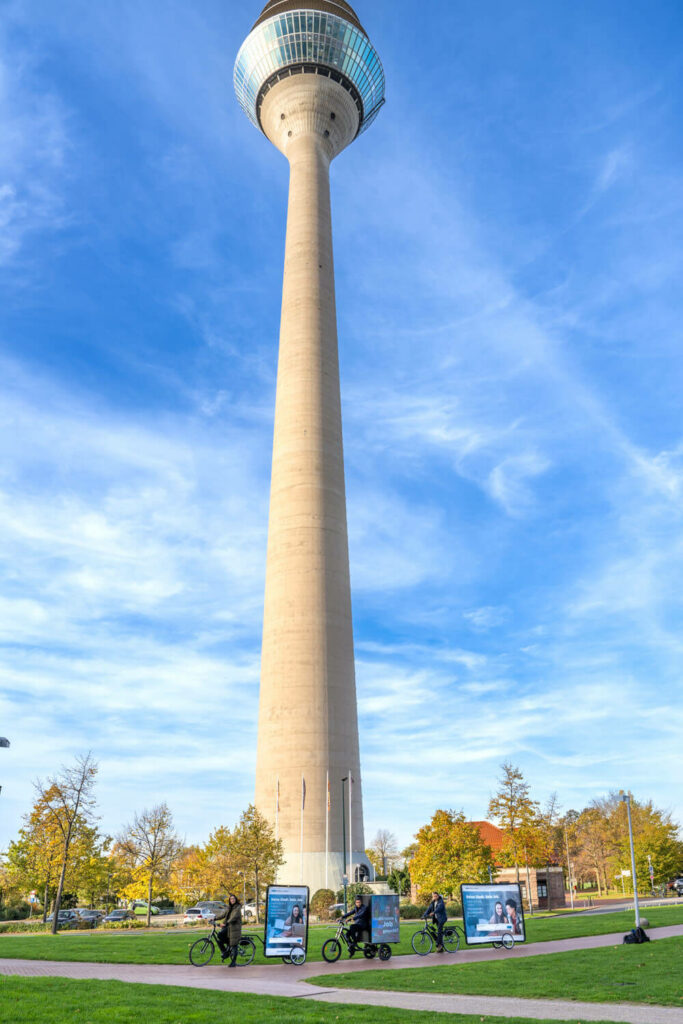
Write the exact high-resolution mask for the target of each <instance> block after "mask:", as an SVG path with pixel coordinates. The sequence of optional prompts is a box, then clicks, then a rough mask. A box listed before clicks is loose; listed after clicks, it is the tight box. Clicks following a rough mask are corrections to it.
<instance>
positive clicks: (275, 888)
mask: <svg viewBox="0 0 683 1024" xmlns="http://www.w3.org/2000/svg"><path fill="white" fill-rule="evenodd" d="M307 945H308V886H307V885H269V886H268V895H267V897H266V935H265V952H266V956H286V955H287V953H288V951H289V950H291V949H292V948H294V947H299V948H300V949H303V950H306V947H307Z"/></svg>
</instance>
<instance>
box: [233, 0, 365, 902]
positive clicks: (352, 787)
mask: <svg viewBox="0 0 683 1024" xmlns="http://www.w3.org/2000/svg"><path fill="white" fill-rule="evenodd" d="M234 82H235V92H236V94H237V98H238V100H239V103H240V105H241V106H242V109H243V110H244V112H245V113H246V115H247V117H249V119H250V120H251V121H252V122H253V124H254V125H256V127H257V128H259V129H260V130H261V131H262V132H263V134H264V135H265V136H266V137H267V138H268V139H269V140H270V141H271V142H272V143H273V145H274V146H276V147H277V148H278V149H279V150H280V152H281V153H283V154H284V156H285V157H286V158H287V160H288V162H289V167H290V180H289V201H288V211H287V238H286V243H285V268H284V279H283V287H282V313H281V321H280V347H279V360H278V375H277V393H276V401H275V428H274V436H273V463H272V477H271V492H270V514H269V524H268V554H267V564H266V590H265V604H264V618H263V644H262V652H261V690H260V699H259V727H258V751H257V765H256V806H257V807H258V809H259V810H260V811H261V812H262V813H263V814H264V815H265V816H266V817H267V818H268V819H269V820H270V821H271V822H272V824H273V825H274V826H275V829H276V832H277V835H278V837H279V838H280V839H281V840H282V841H283V844H284V851H285V857H286V862H285V865H284V867H283V868H282V869H281V871H280V875H279V880H280V881H281V882H292V883H298V882H303V883H305V884H308V885H309V886H310V887H311V890H312V891H315V890H316V889H319V888H322V887H326V888H333V889H336V888H338V887H339V885H340V883H341V879H342V874H343V873H344V871H346V872H347V874H348V876H349V880H350V881H353V880H354V879H356V878H362V877H365V876H366V873H367V859H366V855H365V837H364V830H363V805H362V785H361V775H360V755H359V745H358V716H357V709H356V682H355V670H354V654H353V631H352V624H351V588H350V579H349V553H348V536H347V524H346V492H345V482H344V455H343V443H342V422H341V398H340V384H339V358H338V344H337V316H336V306H335V288H334V262H333V252H332V218H331V208H330V183H329V167H330V163H331V161H332V160H333V159H334V157H335V156H337V155H338V154H339V153H340V152H341V151H342V150H343V149H344V148H345V147H346V146H348V145H349V144H350V143H351V142H352V141H353V140H354V139H355V138H356V137H357V136H358V135H359V134H360V133H361V132H363V131H365V129H366V128H367V127H368V126H369V125H370V124H372V122H373V121H374V119H375V118H376V116H377V114H378V112H379V110H380V108H381V106H382V104H383V103H384V72H383V70H382V65H381V62H380V60H379V57H378V56H377V53H376V51H375V49H374V48H373V46H372V44H371V43H370V40H369V39H368V36H367V34H366V33H365V30H364V29H363V27H362V25H361V23H360V21H359V19H358V16H357V15H356V13H355V11H354V10H353V8H352V7H351V6H350V4H348V3H346V2H345V0H310V2H308V3H306V4H302V3H301V2H300V0H299V2H297V0H271V2H269V3H268V4H266V6H265V7H264V9H263V11H262V12H261V15H260V16H259V18H258V19H257V21H256V23H255V24H254V26H253V28H252V30H251V32H250V33H249V35H248V36H247V38H246V40H245V41H244V43H243V44H242V46H241V48H240V51H239V54H238V56H237V60H236V63H235V74H234ZM342 794H343V804H342Z"/></svg>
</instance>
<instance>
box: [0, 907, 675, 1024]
mask: <svg viewBox="0 0 683 1024" xmlns="http://www.w3.org/2000/svg"><path fill="white" fill-rule="evenodd" d="M672 936H683V925H675V926H673V927H670V928H657V929H653V931H652V932H651V933H650V937H651V938H652V939H653V940H656V939H664V938H670V937H672ZM622 937H623V936H622V933H621V932H618V933H616V934H613V935H591V936H585V937H583V938H578V939H564V940H562V941H557V942H538V943H534V944H530V945H526V946H518V947H515V949H514V950H512V951H511V952H509V953H506V952H505V951H503V950H493V949H485V950H484V949H474V950H464V951H461V952H459V953H457V954H453V955H451V956H448V957H443V958H442V957H440V956H439V957H438V959H437V956H436V954H433V955H432V956H430V957H418V956H401V957H394V958H392V959H391V960H390V961H389V962H388V963H386V964H382V963H379V962H378V961H376V960H365V959H361V960H355V959H354V960H343V961H340V962H339V963H338V964H334V965H329V964H325V963H307V964H305V965H304V966H303V967H292V966H284V965H253V966H251V967H246V968H242V969H237V970H235V971H230V970H228V969H227V968H226V967H224V966H216V967H211V966H209V967H203V968H196V967H190V966H189V965H188V966H187V967H185V966H174V965H165V964H163V965H162V964H96V963H77V962H68V963H66V962H60V961H55V960H2V959H0V975H3V974H4V975H17V976H20V977H60V978H83V979H97V980H101V981H124V982H134V983H138V984H145V985H177V986H180V987H181V988H196V989H213V990H218V991H222V992H250V993H253V994H255V995H268V996H285V997H290V998H296V999H308V1000H311V1001H313V1002H327V1003H346V1004H354V1005H358V1004H361V1005H362V1004H365V1005H373V1006H387V1007H394V1008H395V1009H408V1010H432V1011H435V1012H440V1013H467V1014H479V1015H480V1016H487V1015H498V1016H502V1017H527V1018H528V1019H530V1020H533V1019H546V1018H547V1019H555V1020H574V1021H583V1020H586V1021H588V1020H596V1021H601V1020H602V1021H620V1022H621V1021H623V1022H626V1024H683V1008H681V1009H679V1008H678V1007H671V1008H669V1007H659V1006H645V1005H636V1004H629V1003H578V1002H570V1001H566V1002H565V1001H556V1000H543V999H512V998H507V997H505V998H501V997H495V996H463V995H436V994H431V993H430V994H429V995H428V996H427V995H425V994H424V993H408V992H380V991H370V990H366V989H336V988H333V987H332V986H330V987H329V988H319V987H317V986H312V985H307V984H306V979H307V978H313V977H316V976H318V975H321V974H332V973H333V974H346V973H348V972H354V973H366V972H369V971H385V970H400V969H403V968H406V967H408V968H409V967H431V968H433V969H435V970H438V969H439V968H440V967H443V966H446V965H449V964H450V965H453V964H457V963H464V962H466V963H473V962H476V961H482V960H499V959H501V958H505V959H507V958H519V957H521V958H525V957H528V956H538V955H544V954H549V953H560V952H568V951H571V950H575V949H596V948H600V947H605V946H613V945H618V944H620V943H621V940H622Z"/></svg>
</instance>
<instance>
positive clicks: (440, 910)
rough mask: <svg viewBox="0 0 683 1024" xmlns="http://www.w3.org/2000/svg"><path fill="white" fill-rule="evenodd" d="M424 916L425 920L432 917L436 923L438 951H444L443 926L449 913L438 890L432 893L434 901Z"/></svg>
mask: <svg viewBox="0 0 683 1024" xmlns="http://www.w3.org/2000/svg"><path fill="white" fill-rule="evenodd" d="M422 917H423V919H424V920H425V921H426V920H428V919H429V918H430V917H431V918H432V919H433V921H434V924H435V925H436V951H437V953H443V926H444V925H445V923H446V921H447V920H448V914H447V913H446V904H445V903H444V901H443V898H442V897H441V895H440V894H439V893H438V892H437V891H436V890H434V892H433V893H432V902H431V903H430V904H429V906H428V907H427V909H426V911H425V912H424V914H423V915H422Z"/></svg>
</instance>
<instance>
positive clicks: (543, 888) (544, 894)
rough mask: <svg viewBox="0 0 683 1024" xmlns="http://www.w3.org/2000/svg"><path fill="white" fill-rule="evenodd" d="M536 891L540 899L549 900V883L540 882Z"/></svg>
mask: <svg viewBox="0 0 683 1024" xmlns="http://www.w3.org/2000/svg"><path fill="white" fill-rule="evenodd" d="M536 891H537V893H538V898H539V899H544V900H545V899H547V898H548V883H547V882H539V883H538V885H537V886H536Z"/></svg>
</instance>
